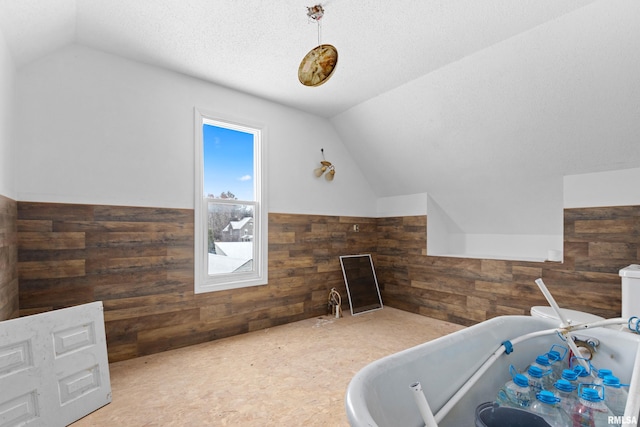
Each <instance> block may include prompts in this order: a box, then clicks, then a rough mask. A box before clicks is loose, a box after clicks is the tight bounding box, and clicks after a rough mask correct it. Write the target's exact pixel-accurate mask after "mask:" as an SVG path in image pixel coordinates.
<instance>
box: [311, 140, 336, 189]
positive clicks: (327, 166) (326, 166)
mask: <svg viewBox="0 0 640 427" xmlns="http://www.w3.org/2000/svg"><path fill="white" fill-rule="evenodd" d="M320 152H321V153H322V161H321V162H320V164H321V165H322V166H320V167H319V168H316V169H314V170H313V173H314V174H315V176H317V177H318V178H320V177H321V176H322V174H323V173H325V172H327V174H326V175H325V176H324V178H325V179H326V180H327V181H333V177H334V176H335V175H336V168H335V166H333V165H332V164H331V162H328V161H326V160H325V158H324V148H321V149H320Z"/></svg>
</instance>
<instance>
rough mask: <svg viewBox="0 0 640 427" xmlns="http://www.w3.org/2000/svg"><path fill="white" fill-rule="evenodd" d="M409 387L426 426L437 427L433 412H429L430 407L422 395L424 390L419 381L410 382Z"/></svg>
mask: <svg viewBox="0 0 640 427" xmlns="http://www.w3.org/2000/svg"><path fill="white" fill-rule="evenodd" d="M411 389H412V390H413V398H414V400H415V401H416V405H418V409H419V410H420V415H422V420H423V421H424V425H425V426H426V427H438V423H436V419H435V418H434V417H433V412H431V408H430V407H429V402H427V398H426V397H425V396H424V392H423V391H422V385H421V384H420V381H416V382H415V383H413V384H411Z"/></svg>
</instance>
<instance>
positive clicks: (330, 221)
mask: <svg viewBox="0 0 640 427" xmlns="http://www.w3.org/2000/svg"><path fill="white" fill-rule="evenodd" d="M426 223H427V218H426V216H411V217H394V218H378V219H376V218H363V217H341V216H325V215H297V214H280V213H270V214H269V284H268V285H266V286H258V287H252V288H245V289H239V290H229V291H220V292H213V293H208V294H200V295H194V293H193V210H190V209H185V210H182V209H164V208H163V209H160V208H157V209H156V208H136V207H119V206H98V205H72V204H57V203H33V202H18V266H19V267H18V270H19V287H20V292H19V294H20V314H21V315H27V314H31V313H37V312H41V311H46V310H51V309H56V308H61V307H66V306H71V305H75V304H80V303H85V302H90V301H95V300H102V301H104V304H105V323H106V329H107V342H108V350H109V358H110V361H117V360H124V359H129V358H134V357H137V356H141V355H145V354H151V353H156V352H161V351H164V350H168V349H172V348H178V347H183V346H187V345H191V344H196V343H200V342H204V341H209V340H213V339H217V338H221V337H226V336H231V335H235V334H240V333H243V332H247V331H253V330H258V329H263V328H268V327H271V326H275V325H278V324H283V323H289V322H292V321H297V320H301V319H305V318H310V317H314V316H317V315H320V314H325V313H326V307H327V296H328V292H329V290H330V289H331V288H332V287H336V288H337V289H338V290H339V291H340V292H341V294H342V295H343V304H344V307H343V308H344V309H345V310H348V303H347V298H346V290H345V287H344V283H343V279H342V272H341V269H340V263H339V260H338V256H339V255H345V254H356V253H370V254H372V255H373V257H374V263H375V267H376V271H377V273H378V279H379V282H380V284H381V287H382V291H383V302H384V303H385V305H388V306H391V307H396V308H400V309H403V310H407V311H411V312H415V313H420V314H423V315H426V316H429V317H433V318H436V319H442V320H447V321H450V322H453V323H458V324H462V325H471V324H474V323H477V322H480V321H483V320H486V319H488V318H491V317H494V316H497V315H501V314H526V313H528V310H529V307H531V306H532V305H536V304H544V303H545V301H544V298H543V297H542V295H541V294H540V292H539V291H538V289H537V287H536V285H535V284H534V280H535V279H536V278H538V277H542V278H543V279H544V280H545V283H546V284H547V285H548V287H549V289H550V290H551V292H552V293H553V294H554V296H555V297H556V298H557V299H558V301H559V303H560V304H561V305H562V306H564V307H569V308H575V309H578V310H584V311H590V312H593V313H595V314H600V315H603V316H605V317H614V316H618V315H619V314H620V277H619V276H618V271H619V269H620V268H623V267H625V266H627V265H629V264H632V263H640V206H630V207H612V208H588V209H567V210H565V255H564V256H565V258H564V263H527V262H515V261H496V260H481V259H462V258H445V257H430V256H426ZM354 224H358V225H359V226H360V227H359V229H360V231H359V232H355V231H353V225H354Z"/></svg>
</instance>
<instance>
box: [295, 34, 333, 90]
mask: <svg viewBox="0 0 640 427" xmlns="http://www.w3.org/2000/svg"><path fill="white" fill-rule="evenodd" d="M337 64H338V50H337V49H336V48H335V47H333V46H332V45H330V44H321V45H320V46H316V47H314V48H313V49H311V50H310V51H309V53H307V54H306V56H305V57H304V58H302V62H300V66H299V67H298V80H300V83H302V84H303V85H305V86H320V85H321V84H323V83H324V82H326V81H327V80H329V77H331V75H332V74H333V71H334V70H335V68H336V65H337Z"/></svg>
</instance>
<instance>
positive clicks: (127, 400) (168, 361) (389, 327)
mask: <svg viewBox="0 0 640 427" xmlns="http://www.w3.org/2000/svg"><path fill="white" fill-rule="evenodd" d="M462 328H463V327H462V326H460V325H455V324H452V323H447V322H443V321H440V320H435V319H430V318H427V317H423V316H419V315H417V314H413V313H408V312H405V311H401V310H397V309H393V308H389V307H385V308H384V309H382V310H377V311H372V312H369V313H364V314H361V315H359V316H351V315H350V314H349V313H346V314H345V317H342V318H340V319H335V318H331V317H329V316H322V317H317V318H312V319H307V320H302V321H299V322H295V323H290V324H287V325H282V326H277V327H274V328H270V329H265V330H261V331H255V332H251V333H248V334H243V335H238V336H235V337H230V338H225V339H220V340H217V341H213V342H209V343H204V344H199V345H195V346H191V347H186V348H182V349H178V350H172V351H168V352H164V353H159V354H154V355H151V356H145V357H140V358H137V359H132V360H127V361H123V362H117V363H113V364H111V365H110V373H111V388H112V393H113V401H112V402H111V403H110V404H109V405H107V406H104V407H103V408H101V409H98V410H97V411H95V412H93V413H92V414H89V415H88V416H86V417H85V418H83V419H81V420H79V421H77V422H76V423H74V424H72V425H73V427H85V426H163V427H166V426H198V427H200V426H348V425H349V423H348V421H347V416H346V412H345V409H344V397H345V392H346V389H347V386H348V384H349V381H350V380H351V378H352V377H353V375H355V373H356V372H358V371H359V370H360V369H361V368H362V367H364V366H365V365H367V364H368V363H370V362H372V361H374V360H376V359H379V358H381V357H383V356H386V355H388V354H392V353H395V352H397V351H400V350H404V349H406V348H409V347H412V346H414V345H417V344H420V343H423V342H425V341H429V340H432V339H435V338H437V337H440V336H442V335H446V334H448V333H451V332H455V331H457V330H460V329H462Z"/></svg>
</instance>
